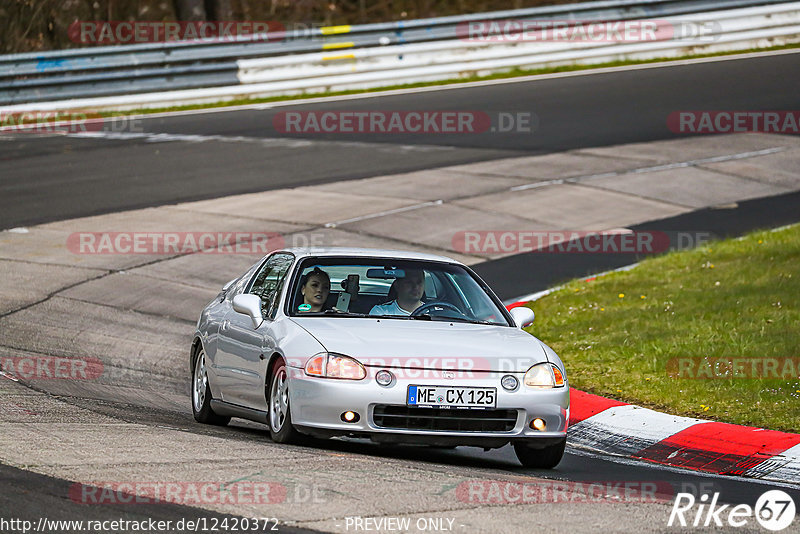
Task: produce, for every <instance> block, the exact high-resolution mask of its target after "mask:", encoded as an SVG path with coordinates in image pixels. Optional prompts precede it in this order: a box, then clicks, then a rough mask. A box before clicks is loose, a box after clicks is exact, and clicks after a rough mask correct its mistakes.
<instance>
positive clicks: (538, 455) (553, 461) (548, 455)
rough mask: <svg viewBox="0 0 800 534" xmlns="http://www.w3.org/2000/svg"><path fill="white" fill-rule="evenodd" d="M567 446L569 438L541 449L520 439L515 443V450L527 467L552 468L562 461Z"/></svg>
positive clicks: (518, 457)
mask: <svg viewBox="0 0 800 534" xmlns="http://www.w3.org/2000/svg"><path fill="white" fill-rule="evenodd" d="M566 446H567V438H564V439H563V440H561V441H559V442H558V443H555V444H553V445H548V446H547V447H544V448H541V449H534V448H533V447H531V446H530V445H527V444H525V443H524V442H519V441H518V442H516V443H514V452H515V453H516V455H517V459H519V461H520V463H521V464H522V465H524V466H525V467H534V468H537V469H552V468H554V467H555V466H557V465H558V464H559V462H561V458H562V457H563V456H564V449H565V448H566Z"/></svg>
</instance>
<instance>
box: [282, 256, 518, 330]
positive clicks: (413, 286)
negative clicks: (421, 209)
mask: <svg viewBox="0 0 800 534" xmlns="http://www.w3.org/2000/svg"><path fill="white" fill-rule="evenodd" d="M287 311H288V313H289V315H291V316H304V317H305V316H308V317H319V316H341V317H354V316H355V317H384V318H389V319H398V320H431V321H437V320H438V321H457V322H465V323H480V324H493V325H502V326H511V324H510V323H509V321H508V320H507V314H506V313H505V310H504V309H502V304H501V303H500V302H499V301H498V300H497V298H496V297H494V296H491V295H490V293H489V290H488V288H485V285H484V284H483V283H482V282H481V281H479V280H478V279H476V278H475V277H474V275H472V274H471V273H470V272H469V271H468V270H467V269H465V268H464V267H462V266H459V265H454V264H449V263H439V262H431V261H418V260H394V259H388V260H387V259H385V258H377V259H371V258H331V257H327V258H308V259H306V260H305V261H303V262H301V263H300V265H299V267H298V270H297V275H296V276H295V278H294V281H293V284H292V289H291V293H290V298H289V306H288V310H287Z"/></svg>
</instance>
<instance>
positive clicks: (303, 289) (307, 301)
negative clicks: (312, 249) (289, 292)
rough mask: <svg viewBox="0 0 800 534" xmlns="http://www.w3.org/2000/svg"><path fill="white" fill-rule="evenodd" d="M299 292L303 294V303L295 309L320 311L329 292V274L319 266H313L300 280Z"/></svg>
mask: <svg viewBox="0 0 800 534" xmlns="http://www.w3.org/2000/svg"><path fill="white" fill-rule="evenodd" d="M300 293H301V295H302V296H303V303H302V304H301V305H300V306H298V307H297V311H299V312H300V313H313V312H317V313H319V312H321V311H322V310H323V309H324V308H325V303H326V302H327V301H328V295H330V293H331V278H330V276H328V273H326V272H325V271H323V270H322V269H320V268H319V267H314V270H313V271H311V272H309V273H307V274H306V275H305V276H303V278H302V279H301V280H300Z"/></svg>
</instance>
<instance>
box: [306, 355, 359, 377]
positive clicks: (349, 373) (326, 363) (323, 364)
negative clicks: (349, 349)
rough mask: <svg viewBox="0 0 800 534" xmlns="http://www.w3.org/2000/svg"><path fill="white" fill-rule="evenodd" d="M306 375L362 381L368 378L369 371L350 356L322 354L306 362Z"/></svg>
mask: <svg viewBox="0 0 800 534" xmlns="http://www.w3.org/2000/svg"><path fill="white" fill-rule="evenodd" d="M306 374H307V375H309V376H318V377H320V378H342V379H345V380H361V379H363V378H364V377H366V376H367V371H366V369H364V366H363V365H361V362H359V361H358V360H356V359H354V358H351V357H350V356H344V355H342V354H334V353H332V352H320V353H319V354H316V355H314V356H312V357H311V358H310V359H309V360H308V361H307V362H306Z"/></svg>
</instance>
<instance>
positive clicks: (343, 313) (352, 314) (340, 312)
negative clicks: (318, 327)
mask: <svg viewBox="0 0 800 534" xmlns="http://www.w3.org/2000/svg"><path fill="white" fill-rule="evenodd" d="M322 313H323V315H336V316H338V317H369V315H367V314H366V313H355V312H346V311H343V310H334V309H331V310H325V311H323V312H322Z"/></svg>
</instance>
